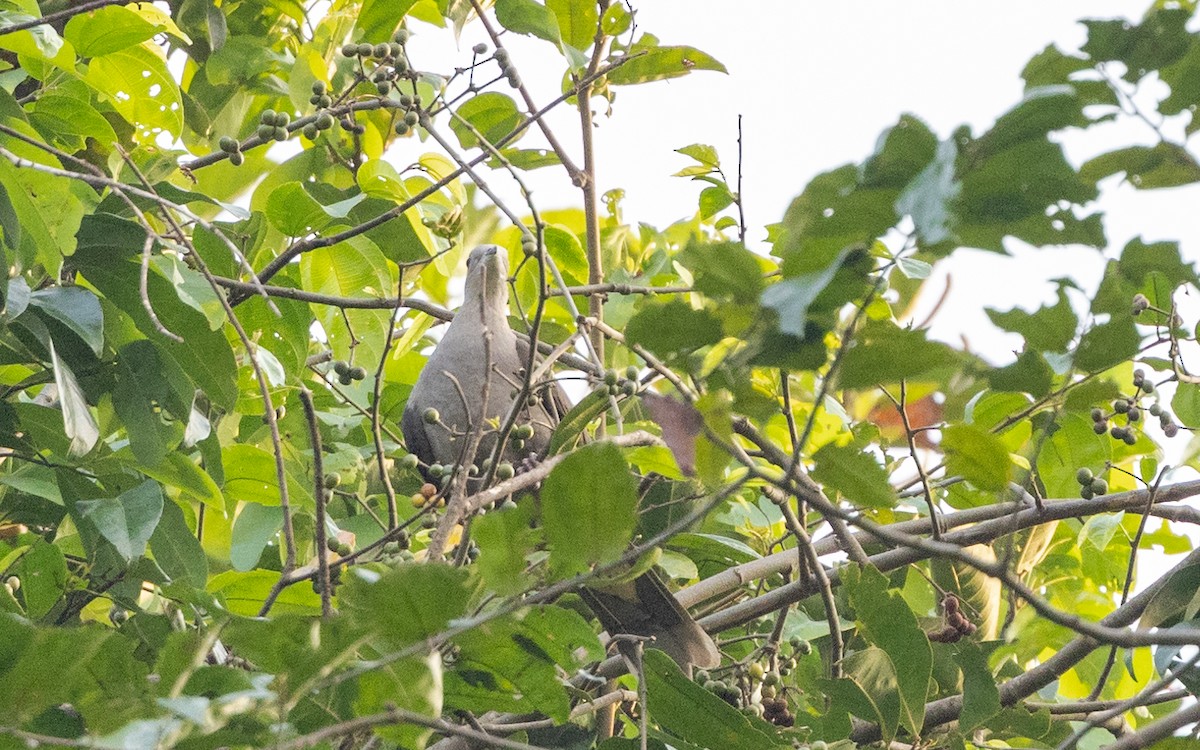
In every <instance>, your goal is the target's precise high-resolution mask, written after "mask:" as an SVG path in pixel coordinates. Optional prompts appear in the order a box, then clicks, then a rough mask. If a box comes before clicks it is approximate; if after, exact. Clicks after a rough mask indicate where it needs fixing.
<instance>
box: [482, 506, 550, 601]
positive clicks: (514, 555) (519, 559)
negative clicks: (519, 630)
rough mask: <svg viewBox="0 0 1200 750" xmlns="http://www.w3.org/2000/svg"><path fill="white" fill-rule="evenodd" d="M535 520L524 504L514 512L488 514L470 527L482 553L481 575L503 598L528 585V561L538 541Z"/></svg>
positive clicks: (513, 510) (530, 509)
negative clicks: (531, 524)
mask: <svg viewBox="0 0 1200 750" xmlns="http://www.w3.org/2000/svg"><path fill="white" fill-rule="evenodd" d="M532 517H533V511H532V508H531V507H530V506H529V504H528V503H523V504H521V505H519V506H517V507H516V508H513V509H511V510H501V511H498V512H495V513H488V514H487V515H486V516H483V517H481V518H478V519H476V520H475V521H474V522H473V523H472V525H471V532H472V536H474V538H475V541H476V542H478V544H479V548H480V549H481V550H482V554H480V556H479V560H477V561H476V567H477V568H478V570H479V576H480V578H482V579H483V582H484V584H485V585H487V587H488V588H490V589H491V590H493V591H495V592H496V593H497V594H500V595H501V596H511V595H514V594H519V593H521V592H522V591H524V590H525V589H526V588H527V587H528V585H529V581H528V576H527V575H526V574H525V569H526V567H527V566H528V565H529V561H528V560H527V559H526V558H527V556H528V555H529V554H530V553H531V552H533V551H534V544H535V542H536V540H537V539H538V535H537V534H536V533H535V532H534V530H533V529H531V528H530V527H529V522H530V520H532Z"/></svg>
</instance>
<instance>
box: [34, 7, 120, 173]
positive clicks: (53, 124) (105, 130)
mask: <svg viewBox="0 0 1200 750" xmlns="http://www.w3.org/2000/svg"><path fill="white" fill-rule="evenodd" d="M76 17H77V18H78V16H76ZM29 124H31V125H33V126H34V127H35V128H37V130H38V132H39V133H41V134H42V135H43V136H44V137H45V138H46V140H47V141H49V142H50V143H51V144H54V145H58V146H61V147H63V148H70V149H75V150H82V149H84V148H85V147H86V145H87V144H86V143H85V142H84V139H86V138H94V139H95V140H96V141H98V142H99V143H101V144H104V145H108V144H111V143H116V142H117V140H118V139H117V133H116V131H114V130H113V127H112V125H111V124H109V122H108V120H106V119H104V115H102V114H100V111H99V110H97V109H96V108H95V107H93V106H92V103H91V102H90V101H89V100H87V99H77V98H75V97H74V96H69V95H65V94H56V93H49V94H47V95H46V96H42V97H40V98H39V99H38V100H37V103H36V105H35V106H34V108H33V109H31V110H30V111H29Z"/></svg>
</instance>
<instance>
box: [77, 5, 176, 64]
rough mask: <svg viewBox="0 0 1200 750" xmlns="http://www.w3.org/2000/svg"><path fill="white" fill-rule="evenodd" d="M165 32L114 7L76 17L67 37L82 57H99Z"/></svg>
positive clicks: (129, 10) (137, 15)
mask: <svg viewBox="0 0 1200 750" xmlns="http://www.w3.org/2000/svg"><path fill="white" fill-rule="evenodd" d="M173 25H174V24H172V26H173ZM163 30H165V27H164V26H162V25H159V24H153V23H150V21H148V20H147V19H146V18H144V17H142V16H141V15H139V14H138V13H135V12H134V11H133V10H131V9H129V8H123V7H121V6H115V5H110V6H108V7H106V8H97V9H95V10H93V11H91V12H89V13H80V14H78V15H76V16H72V18H71V20H70V21H68V22H67V25H66V27H65V28H64V29H63V37H64V38H65V39H66V40H67V41H68V42H70V43H71V44H73V45H75V51H76V52H77V53H78V54H79V56H80V57H99V56H100V55H107V54H109V53H110V52H117V51H118V50H123V49H125V48H126V47H132V46H133V45H135V44H141V43H142V42H144V41H146V40H147V39H151V38H153V37H154V35H155V34H158V33H159V32H161V31H163Z"/></svg>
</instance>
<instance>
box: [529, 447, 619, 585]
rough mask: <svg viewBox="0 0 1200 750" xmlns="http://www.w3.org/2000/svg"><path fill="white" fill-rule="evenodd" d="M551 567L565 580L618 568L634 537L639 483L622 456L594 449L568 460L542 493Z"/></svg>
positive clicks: (610, 449)
mask: <svg viewBox="0 0 1200 750" xmlns="http://www.w3.org/2000/svg"><path fill="white" fill-rule="evenodd" d="M541 496H542V522H543V526H544V528H545V532H546V541H547V542H548V544H549V546H550V566H551V568H552V569H553V570H554V571H555V573H556V574H557V575H558V576H560V577H565V576H570V575H574V574H576V573H582V572H585V571H587V570H589V569H591V568H592V567H593V566H596V565H603V564H605V563H609V562H613V561H615V560H617V559H618V558H620V557H621V555H622V554H624V552H625V549H626V547H628V545H629V540H630V538H631V537H632V536H633V529H634V522H635V513H634V511H635V509H636V507H637V482H636V481H635V480H634V478H633V474H632V473H630V471H629V465H628V464H627V463H625V458H624V456H622V455H621V451H620V449H619V448H617V447H616V446H615V445H613V444H612V443H594V444H592V445H588V446H584V447H583V448H580V449H579V450H576V451H575V452H573V453H571V454H570V455H568V456H567V457H566V458H564V459H563V461H562V463H560V464H558V465H557V466H555V467H554V470H553V471H551V472H550V476H549V477H547V478H546V483H545V485H544V486H543V487H542V495H541Z"/></svg>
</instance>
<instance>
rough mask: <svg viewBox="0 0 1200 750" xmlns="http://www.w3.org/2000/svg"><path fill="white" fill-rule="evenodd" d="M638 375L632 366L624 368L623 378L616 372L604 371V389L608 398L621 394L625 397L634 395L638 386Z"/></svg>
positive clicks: (636, 369)
mask: <svg viewBox="0 0 1200 750" xmlns="http://www.w3.org/2000/svg"><path fill="white" fill-rule="evenodd" d="M638 375H639V373H638V368H636V367H634V366H633V365H630V366H629V367H626V368H625V377H621V375H620V374H619V373H618V372H617V371H616V370H605V371H604V388H606V389H607V390H608V395H610V396H619V395H621V394H622V393H624V394H625V395H626V396H633V395H636V394H637V392H638V388H639V386H640V383H639V382H638Z"/></svg>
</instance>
